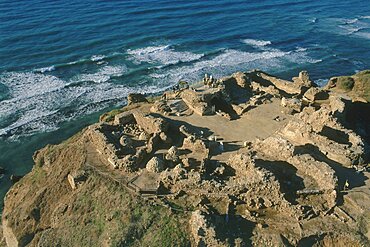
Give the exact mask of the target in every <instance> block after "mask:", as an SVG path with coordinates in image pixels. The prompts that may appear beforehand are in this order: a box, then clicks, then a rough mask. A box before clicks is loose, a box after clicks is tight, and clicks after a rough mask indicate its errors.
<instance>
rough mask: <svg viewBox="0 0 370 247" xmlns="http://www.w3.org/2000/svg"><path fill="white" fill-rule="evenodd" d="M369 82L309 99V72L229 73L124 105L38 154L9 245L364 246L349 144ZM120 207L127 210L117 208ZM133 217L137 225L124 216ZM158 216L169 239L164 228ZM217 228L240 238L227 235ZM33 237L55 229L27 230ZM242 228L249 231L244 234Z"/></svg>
mask: <svg viewBox="0 0 370 247" xmlns="http://www.w3.org/2000/svg"><path fill="white" fill-rule="evenodd" d="M369 75H370V71H364V72H361V73H358V74H356V75H353V76H351V77H338V78H332V79H331V80H330V81H329V83H328V85H327V86H326V87H324V88H318V87H315V86H312V82H311V80H310V78H309V75H308V73H307V72H301V73H300V74H299V76H297V77H294V78H293V79H292V81H286V80H283V79H280V78H277V77H274V76H272V75H269V74H267V73H264V72H262V71H251V72H245V73H242V72H238V73H235V74H233V75H231V76H229V77H224V78H219V79H216V78H213V77H209V76H206V77H205V78H204V80H203V82H201V86H200V87H195V88H193V87H192V85H186V84H184V85H179V88H175V89H174V90H172V91H167V92H165V93H163V94H162V96H160V97H154V98H152V100H151V102H148V99H147V98H145V97H144V96H143V95H141V94H131V95H129V97H128V105H127V106H125V107H123V108H122V110H120V111H112V112H109V113H107V114H103V115H102V116H101V118H100V122H99V123H96V124H93V125H90V126H88V127H86V128H84V130H83V131H81V132H79V134H77V135H74V136H73V137H71V138H70V139H68V140H67V141H64V142H63V143H61V144H59V145H48V146H47V147H45V148H43V149H41V150H39V151H37V152H36V154H35V155H34V161H35V166H34V167H33V169H32V172H31V173H29V174H27V175H26V176H25V177H24V178H22V179H21V180H20V181H19V182H17V183H16V184H15V185H14V186H13V187H12V188H11V190H10V191H9V192H8V194H7V197H6V200H5V202H6V204H5V210H4V215H3V217H2V218H3V223H4V222H5V225H4V235H5V238H6V240H7V242H8V244H10V245H19V244H20V245H23V244H29V243H31V245H35V244H37V243H41V242H43V241H46V242H45V243H47V242H48V241H53V242H55V241H57V242H58V243H60V244H62V243H64V244H67V243H71V241H72V242H73V241H76V239H77V238H76V239H74V238H73V237H72V238H70V237H68V236H73V234H72V233H71V234H72V235H69V234H67V235H66V234H63V236H64V237H63V236H62V235H60V233H61V232H60V231H61V230H62V229H63V231H70V230H72V229H75V230H76V226H74V224H79V223H81V222H83V223H82V225H79V227H78V230H77V232H79V233H80V234H82V235H81V236H79V237H83V236H84V238H85V239H84V241H86V240H88V239H90V240H92V239H94V240H93V241H98V239H100V240H99V241H103V242H105V243H112V242H111V241H113V240H114V241H123V242H120V243H122V244H124V243H126V241H128V239H130V238H129V237H124V238H123V239H122V240H119V236H116V235H115V234H116V230H114V231H109V232H107V230H106V229H109V227H108V226H110V227H114V226H115V225H117V224H122V223H123V222H125V223H124V224H123V225H126V226H129V225H130V224H133V221H132V220H133V219H135V217H138V218H137V221H138V222H139V223H137V224H136V225H135V228H134V229H141V230H140V231H141V233H140V234H141V235H139V237H134V239H135V240H133V241H139V242H137V243H142V244H143V243H146V241H148V239H150V237H149V236H151V235H152V234H154V233H155V234H159V235H158V236H160V238H162V239H167V240H166V241H169V242H168V243H173V244H174V243H178V241H181V243H189V241H190V242H191V243H192V244H197V243H200V242H205V243H207V244H209V245H215V244H217V245H221V246H223V245H227V244H231V243H232V242H230V241H234V242H233V243H235V244H236V243H237V242H240V241H241V242H242V243H247V244H248V243H249V244H251V243H253V244H258V243H267V242H271V243H273V244H274V245H277V244H279V243H282V242H284V239H285V240H286V241H288V242H289V243H291V244H298V243H300V244H303V243H305V241H309V239H310V238H312V237H315V238H316V237H319V236H323V240H322V241H332V242H333V243H335V242H336V241H337V242H341V241H345V242H346V243H351V244H353V245H355V246H356V245H357V244H360V243H365V242H366V241H369V240H366V236H367V235H368V233H367V232H366V229H363V227H362V225H361V224H362V223H361V224H360V225H359V223H357V222H360V221H361V222H365V223H364V224H366V222H367V220H368V219H367V218H366V217H367V215H366V205H367V201H366V199H363V198H360V197H358V196H359V194H358V193H365V194H366V190H367V189H368V188H369V184H368V183H367V182H365V181H366V178H367V180H368V178H369V172H368V171H367V169H368V166H367V165H366V164H367V162H369V150H368V146H367V144H366V142H365V141H366V138H367V134H366V133H367V132H366V131H370V130H368V129H366V128H365V129H364V131H365V134H364V133H362V132H358V131H359V128H360V127H361V126H360V125H358V123H359V121H364V120H363V119H362V120H361V116H362V115H363V114H366V111H367V110H369V107H368V106H369V105H368V103H365V102H368V100H369V99H368V98H366V97H367V91H365V92H364V91H361V90H362V88H363V87H362V85H363V84H362V83H364V81H366V80H367V79H366V78H367V77H368V76H369ZM349 82H350V83H349ZM352 82H353V83H352ZM360 89H361V90H360ZM343 90H344V91H343ZM366 100H367V101H366ZM364 107H365V108H364ZM348 114H349V115H348ZM361 114H362V115H361ZM365 122H366V120H365ZM343 123H344V124H345V125H343ZM353 124H354V125H353ZM344 126H352V128H353V129H347V128H346V127H344ZM365 127H366V126H365ZM358 133H360V134H361V135H360V134H358ZM364 138H365V139H364ZM27 197H30V198H29V199H27V200H25V203H24V204H19V203H17V201H19V199H18V198H27ZM119 198H121V199H119ZM122 198H126V199H125V200H128V201H131V200H132V201H131V203H129V202H126V203H127V204H122V203H121V202H120V200H123V199H122ZM102 200H103V201H104V202H105V203H106V205H104V204H101V203H100V202H101V201H102ZM349 202H351V203H352V204H353V203H354V204H355V206H353V205H352V204H350V203H349ZM112 208H113V209H115V208H117V209H118V208H119V211H124V212H126V214H128V215H132V216H131V217H128V218H126V217H124V215H120V214H118V215H116V213H114V214H112V212H111V211H110V210H111V209H112ZM134 208H136V209H134ZM359 208H361V209H362V210H363V211H361V210H359ZM135 210H138V211H139V212H141V213H139V214H138V215H137V216H133V215H135V214H136V213H135V212H136V211H135ZM142 210H143V211H142ZM147 210H149V211H147ZM158 210H159V211H158ZM150 211H153V212H154V211H155V212H157V214H156V216H154V215H153V214H151V213H150ZM17 212H18V213H17ZM143 212H146V213H143ZM143 215H146V216H145V217H149V218H151V217H154V218H155V219H156V220H158V222H161V223H160V224H159V225H156V223H155V222H156V220H154V218H151V219H152V220H150V221H149V222H150V223H149V225H146V224H147V223H145V222H146V220H145V218H142V217H143ZM168 215H171V217H172V220H171V221H170V222H171V223H169V224H170V225H172V226H173V231H169V232H167V230H165V228H163V227H164V226H165V225H166V224H165V223H164V222H163V220H165V219H166V220H167V218H166V217H168ZM102 216H104V217H105V218H104V220H103V222H104V223H103V222H101V220H102V219H101V218H100V217H102ZM19 217H21V218H23V217H26V218H27V219H28V220H26V221H25V222H23V223H22V224H24V225H23V226H22V227H20V228H19V227H17V226H14V225H13V224H12V223H11V222H16V221H17V220H18V219H19ZM132 217H134V218H132ZM158 217H159V218H158ZM225 217H226V225H227V223H228V221H230V223H232V224H234V225H235V226H237V227H236V228H235V229H233V230H230V229H229V230H227V229H226V228H225V223H224V219H225ZM288 218H289V219H291V221H289V222H287V221H286V219H288ZM70 219H74V220H73V221H71V220H70ZM166 220H165V221H166ZM324 222H326V223H325V224H324V225H323V223H324ZM291 224H301V225H303V226H304V229H301V230H300V232H296V231H295V230H293V229H294V227H293V225H291ZM41 225H50V226H52V228H50V230H42V229H40V230H37V229H39V227H40V226H41ZM247 225H248V226H249V228H248V229H251V232H248V233H246V232H245V231H243V230H240V229H244V230H245V229H247V228H245V227H246V226H247ZM282 225H286V226H287V227H282ZM25 226H27V227H29V229H33V230H32V231H31V232H32V238H30V237H25V236H29V235H27V234H29V233H26V232H25V231H24V230H23V229H25V228H24V227H25ZM319 226H320V227H323V229H321V230H320V227H319ZM106 227H107V228H106ZM162 228H163V229H162ZM238 229H239V230H238ZM162 230H164V231H162ZM120 231H122V230H119V231H118V232H120ZM199 231H203V232H205V235H204V234H199ZM27 232H29V230H27ZM89 232H92V233H94V234H93V235H92V236H90V237H88V238H86V236H85V235H84V234H87V233H89ZM216 232H217V234H216ZM341 232H342V233H344V232H347V234H340V233H341ZM355 232H357V233H356V234H355ZM103 233H105V234H103ZM25 234H26V235H25ZM95 234H97V236H100V237H98V238H96V237H94V236H95ZM147 234H148V235H147ZM169 234H170V235H171V234H174V236H173V237H169V236H170V235H169ZM274 234H275V235H276V236H284V238H282V237H280V238H279V237H273V236H275V235H274ZM235 235H236V236H238V237H237V238H235V237H233V238H231V239H230V237H231V236H235ZM103 236H109V238H105V237H103ZM128 236H131V235H128ZM220 236H221V237H220ZM222 236H224V237H222ZM101 238H102V239H101ZM171 239H172V240H171ZM81 241H82V240H81ZM158 241H159V240H158ZM171 241H175V242H171ZM317 241H321V240H317ZM101 243H102V242H101Z"/></svg>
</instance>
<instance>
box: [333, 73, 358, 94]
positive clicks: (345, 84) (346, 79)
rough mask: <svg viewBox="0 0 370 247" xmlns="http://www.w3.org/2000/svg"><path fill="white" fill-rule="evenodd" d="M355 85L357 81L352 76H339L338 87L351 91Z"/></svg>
mask: <svg viewBox="0 0 370 247" xmlns="http://www.w3.org/2000/svg"><path fill="white" fill-rule="evenodd" d="M354 85H355V81H354V80H353V78H352V77H350V76H341V77H338V81H337V87H338V88H339V89H342V90H344V91H346V92H348V91H351V90H352V88H353V86H354Z"/></svg>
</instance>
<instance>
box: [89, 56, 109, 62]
mask: <svg viewBox="0 0 370 247" xmlns="http://www.w3.org/2000/svg"><path fill="white" fill-rule="evenodd" d="M104 58H106V56H104V55H93V56H91V58H90V59H91V61H93V62H98V61H101V60H103V59H104Z"/></svg>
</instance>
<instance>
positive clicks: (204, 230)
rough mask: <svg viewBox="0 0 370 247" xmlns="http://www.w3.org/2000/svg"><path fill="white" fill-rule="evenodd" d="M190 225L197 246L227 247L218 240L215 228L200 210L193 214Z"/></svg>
mask: <svg viewBox="0 0 370 247" xmlns="http://www.w3.org/2000/svg"><path fill="white" fill-rule="evenodd" d="M189 225H190V232H191V235H192V237H193V239H194V240H195V246H226V245H223V244H222V243H221V242H220V241H219V240H218V239H217V236H216V229H215V227H214V226H213V225H212V224H211V223H210V222H209V220H208V219H207V217H206V215H205V213H203V212H201V211H200V210H196V211H194V212H193V213H192V214H191V218H190V221H189Z"/></svg>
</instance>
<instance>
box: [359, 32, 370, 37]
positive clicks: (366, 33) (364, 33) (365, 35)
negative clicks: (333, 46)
mask: <svg viewBox="0 0 370 247" xmlns="http://www.w3.org/2000/svg"><path fill="white" fill-rule="evenodd" d="M356 35H357V36H359V37H361V38H364V39H370V33H368V32H358V33H356Z"/></svg>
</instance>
